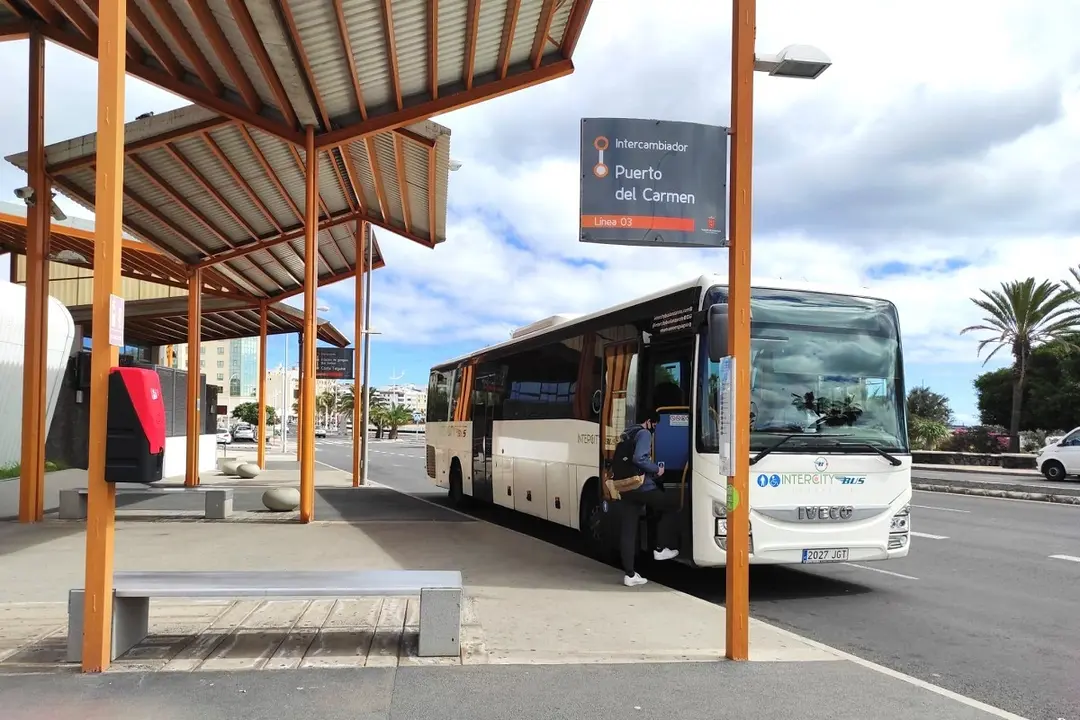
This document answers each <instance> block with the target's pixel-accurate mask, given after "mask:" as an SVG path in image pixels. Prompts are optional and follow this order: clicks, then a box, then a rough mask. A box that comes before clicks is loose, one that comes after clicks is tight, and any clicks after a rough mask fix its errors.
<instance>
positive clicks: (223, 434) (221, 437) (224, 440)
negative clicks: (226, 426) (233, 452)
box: [217, 430, 232, 445]
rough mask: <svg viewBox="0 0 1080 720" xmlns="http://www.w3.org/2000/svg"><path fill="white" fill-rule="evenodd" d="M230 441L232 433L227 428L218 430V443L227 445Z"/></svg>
mask: <svg viewBox="0 0 1080 720" xmlns="http://www.w3.org/2000/svg"><path fill="white" fill-rule="evenodd" d="M231 443H232V433H231V432H229V431H228V430H218V434H217V444H218V445H229V444H231Z"/></svg>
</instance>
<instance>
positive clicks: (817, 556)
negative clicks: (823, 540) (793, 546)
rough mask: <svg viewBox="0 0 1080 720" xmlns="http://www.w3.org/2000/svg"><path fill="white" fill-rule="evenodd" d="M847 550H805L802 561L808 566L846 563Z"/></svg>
mask: <svg viewBox="0 0 1080 720" xmlns="http://www.w3.org/2000/svg"><path fill="white" fill-rule="evenodd" d="M847 558H848V549H847V548H829V549H826V550H803V551H802V561H803V562H804V563H807V564H813V563H834V562H846V561H847Z"/></svg>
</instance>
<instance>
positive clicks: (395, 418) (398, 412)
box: [385, 405, 412, 440]
mask: <svg viewBox="0 0 1080 720" xmlns="http://www.w3.org/2000/svg"><path fill="white" fill-rule="evenodd" d="M385 419H386V425H387V426H388V427H389V428H390V439H391V440H393V439H394V438H396V437H397V434H398V428H400V427H401V426H402V425H408V424H409V423H411V422H412V411H411V410H409V408H407V407H405V406H404V405H391V406H390V407H388V408H386V415H385Z"/></svg>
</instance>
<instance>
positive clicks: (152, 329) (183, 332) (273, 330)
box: [68, 297, 349, 348]
mask: <svg viewBox="0 0 1080 720" xmlns="http://www.w3.org/2000/svg"><path fill="white" fill-rule="evenodd" d="M93 310H94V306H93V305H75V306H73V307H69V308H68V311H69V312H70V313H71V318H72V319H73V320H74V321H75V324H76V325H78V326H80V327H81V328H82V329H83V334H84V335H85V336H86V337H93V334H94V333H93ZM266 324H267V334H268V335H279V334H282V333H294V332H301V331H302V330H303V328H304V313H303V312H302V311H300V310H297V309H296V308H294V307H291V306H289V305H286V304H285V303H271V304H270V305H269V306H268V308H267V318H266ZM316 324H317V333H318V337H319V339H320V340H322V341H323V342H325V343H328V344H330V345H333V346H335V347H342V348H343V347H347V346H348V345H349V340H348V338H346V337H345V336H344V335H342V334H341V331H340V330H338V329H337V328H336V327H334V326H333V325H332V324H331V323H330V321H329V320H324V319H322V318H317V319H316ZM201 328H202V329H201V336H202V338H201V339H202V341H203V342H212V341H214V340H232V339H236V338H245V337H252V336H257V335H258V334H259V331H260V330H259V309H258V307H253V306H252V305H251V304H250V303H245V302H244V301H242V300H238V299H234V298H218V297H210V298H203V301H202V316H201ZM124 339H125V341H127V342H129V343H132V344H143V345H150V346H154V347H159V346H162V345H179V344H183V343H186V342H187V298H185V297H174V298H153V299H150V300H129V301H128V302H126V303H124Z"/></svg>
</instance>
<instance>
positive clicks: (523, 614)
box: [0, 458, 1014, 720]
mask: <svg viewBox="0 0 1080 720" xmlns="http://www.w3.org/2000/svg"><path fill="white" fill-rule="evenodd" d="M273 462H280V463H281V465H280V466H278V469H274V466H273V465H271V463H270V462H268V466H269V469H268V470H267V471H266V473H265V474H264V475H263V476H260V478H258V479H256V480H255V481H248V482H259V481H262V483H268V482H271V481H272V482H271V484H274V483H277V482H281V483H284V482H286V481H287V480H288V481H289V482H290V483H295V473H296V471H295V469H294V468H292V469H290V468H289V467H286V466H289V465H295V461H294V460H291V459H284V458H282V459H280V460H274V461H273ZM289 477H291V480H289ZM205 482H207V483H210V482H229V483H230V484H233V485H236V486H237V490H236V491H235V494H236V502H237V503H238V504H240V503H241V502H243V503H250V502H254V501H255V500H256V499H258V498H259V497H260V496H261V493H262V491H263V488H264V487H265V484H264V485H262V486H247V485H241V484H239V483H236V481H235V480H234V479H231V478H230V479H228V480H225V479H221V478H218V479H215V478H213V477H212V476H210V475H208V476H207V478H206V480H205ZM347 484H348V485H351V478H350V477H349V475H348V474H347V473H342V472H340V471H334V470H329V469H326V468H320V469H319V471H318V473H317V479H316V485H317V489H316V518H317V521H316V522H314V523H312V524H310V525H299V524H297V523H294V522H290V521H289V520H288V518H286V521H285V522H282V521H280V520H279V519H277V518H274V517H271V518H268V520H269V521H261V520H260V519H259V517H258V516H259V515H262V516H263V517H265V516H266V515H267V514H266V513H265V512H263V513H259V512H257V511H255V510H252V511H250V512H248V511H242V512H240V513H238V514H239V515H243V516H245V518H244V519H240V520H239V521H237V522H231V521H205V520H195V519H194V518H192V519H186V521H181V522H177V521H175V520H170V519H162V517H161V510H146V511H143V512H145V513H146V515H145V516H144V517H132V516H131V515H130V513H131V512H133V511H132V510H130V509H128V508H126V507H125V510H124V511H123V512H122V513H121V514H119V515H118V520H117V524H116V543H115V547H116V560H115V567H116V568H117V569H118V570H155V569H161V570H230V569H251V568H259V569H268V570H273V569H282V570H289V569H313V570H334V569H349V570H352V569H360V568H363V569H395V568H407V569H440V570H441V569H460V570H461V572H462V575H463V578H464V581H465V602H464V609H463V613H462V634H461V645H462V652H461V655H460V657H456V658H419V657H417V654H416V640H417V634H416V625H417V612H416V611H417V607H416V602H415V599H414V598H374V599H371V598H360V599H337V600H335V599H325V600H314V601H310V600H286V599H280V600H266V601H260V600H258V599H244V600H235V601H231V600H228V599H224V600H213V601H185V600H168V601H165V600H155V601H153V602H152V605H151V611H150V622H151V628H150V632H151V635H150V637H148V638H147V640H145V641H144V642H143V643H141V644H139V645H138V646H136V647H135V648H133V649H132V650H131V651H130V652H128V653H127V654H125V655H124V656H123V657H121V658H119V659H117V660H116V661H115V662H114V663H113V665H112V666H111V668H110V670H109V671H108V672H107V673H105V674H103V675H100V676H84V675H81V674H80V673H79V672H78V669H77V668H76V667H73V666H71V665H68V664H66V663H64V662H63V656H64V649H65V644H66V635H67V628H66V598H67V592H68V590H69V589H71V588H75V587H81V586H82V583H83V574H84V547H85V524H84V523H83V522H80V521H59V520H51V519H50V520H46V521H45V522H43V523H39V524H35V525H29V526H24V525H18V524H16V523H0V707H3V708H4V720H9V718H10V719H11V720H31V719H33V720H38V718H42V717H47V718H50V720H76V718H78V719H79V720H83V719H85V718H97V717H108V718H110V720H126V719H127V718H131V719H132V720H134V719H136V718H138V720H143V719H144V718H147V717H153V718H155V720H181V719H185V718H192V720H196V719H198V720H204V719H210V718H222V719H223V720H224V719H226V718H228V720H242V719H244V718H252V719H254V718H265V717H295V716H299V715H301V714H303V715H311V716H312V717H317V718H318V719H319V720H334V719H335V718H369V719H371V718H388V717H391V714H392V716H393V717H394V718H395V720H397V719H399V718H424V719H425V720H427V719H428V718H431V717H450V718H469V720H474V719H476V720H482V719H484V718H492V719H493V720H494V719H495V718H498V719H499V720H504V719H505V718H508V717H514V718H521V719H524V720H528V719H530V718H536V719H537V720H540V719H543V720H548V719H549V718H561V717H566V718H570V717H573V718H577V717H580V716H582V715H588V716H589V717H592V718H625V717H627V716H631V717H649V718H665V719H666V718H672V717H703V718H704V717H709V718H714V717H715V718H724V717H738V718H766V717H767V718H770V720H774V719H775V718H777V717H792V718H830V719H832V718H853V719H854V718H859V719H860V720H862V719H866V718H878V717H880V718H888V720H895V718H897V717H920V718H921V717H932V718H942V719H949V718H988V717H995V716H996V717H1014V716H1009V715H1003V714H1000V711H999V712H998V714H996V715H994V714H989V713H990V710H986V709H979V708H978V704H977V703H976V704H973V701H970V700H966V699H963V698H960V697H959V696H955V695H952V694H950V693H947V692H946V691H944V690H941V689H939V688H933V687H932V686H929V685H927V684H926V683H922V682H920V681H917V680H913V679H911V678H904V676H900V675H899V674H897V673H892V672H891V671H887V670H885V669H884V668H880V667H878V666H875V665H872V664H870V663H866V662H864V661H861V660H858V659H857V658H853V657H851V656H849V655H846V654H844V653H842V652H840V651H837V650H835V649H832V648H828V647H825V646H823V645H821V644H819V643H815V642H813V641H810V640H807V639H805V638H802V637H799V636H797V635H794V634H793V633H790V632H787V631H785V630H782V629H780V628H776V627H774V626H771V625H768V624H766V623H763V622H760V621H756V620H753V619H751V621H750V659H751V661H752V662H750V663H727V662H722V661H721V660H722V658H723V655H724V647H723V644H724V627H725V610H724V608H723V606H721V605H717V604H714V603H710V602H707V601H705V600H701V599H698V598H695V597H691V596H689V595H686V594H684V593H681V592H678V591H675V590H672V589H670V588H667V587H664V586H662V585H660V584H659V583H650V584H649V585H647V586H644V587H641V588H634V589H629V590H628V589H627V588H624V587H622V585H621V584H620V583H619V582H618V580H619V571H618V570H617V569H613V568H611V567H608V566H606V565H602V564H600V563H597V562H595V561H593V560H590V559H588V558H586V557H584V556H581V555H578V554H575V553H572V552H569V551H567V550H563V549H562V548H559V547H556V546H554V545H551V544H548V543H545V542H543V541H541V540H538V539H536V538H533V537H531V536H528V535H524V534H521V533H518V532H515V531H513V530H508V529H505V528H503V527H500V526H497V525H493V524H490V523H487V522H484V521H481V520H477V519H475V518H472V517H470V516H467V515H463V514H461V513H457V512H455V511H453V510H450V509H448V508H445V507H441V506H438V505H434V504H432V503H428V502H425V501H423V500H420V499H417V498H414V497H411V496H408V495H405V494H402V493H400V492H397V491H395V490H391V489H389V488H385V487H376V486H370V487H364V488H355V489H354V488H352V487H348V486H343V485H347ZM149 502H157V501H156V500H155V501H149ZM136 505H138V506H140V507H141V506H143V503H136ZM163 510H165V511H171V509H170V508H163ZM135 512H139V511H138V510H136V511H135ZM285 515H287V516H288V515H289V514H285ZM251 518H254V521H253V520H252V519H251ZM448 665H449V667H447V666H448ZM440 666H441V667H440ZM274 670H277V672H274ZM912 711H914V713H913V712H912Z"/></svg>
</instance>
